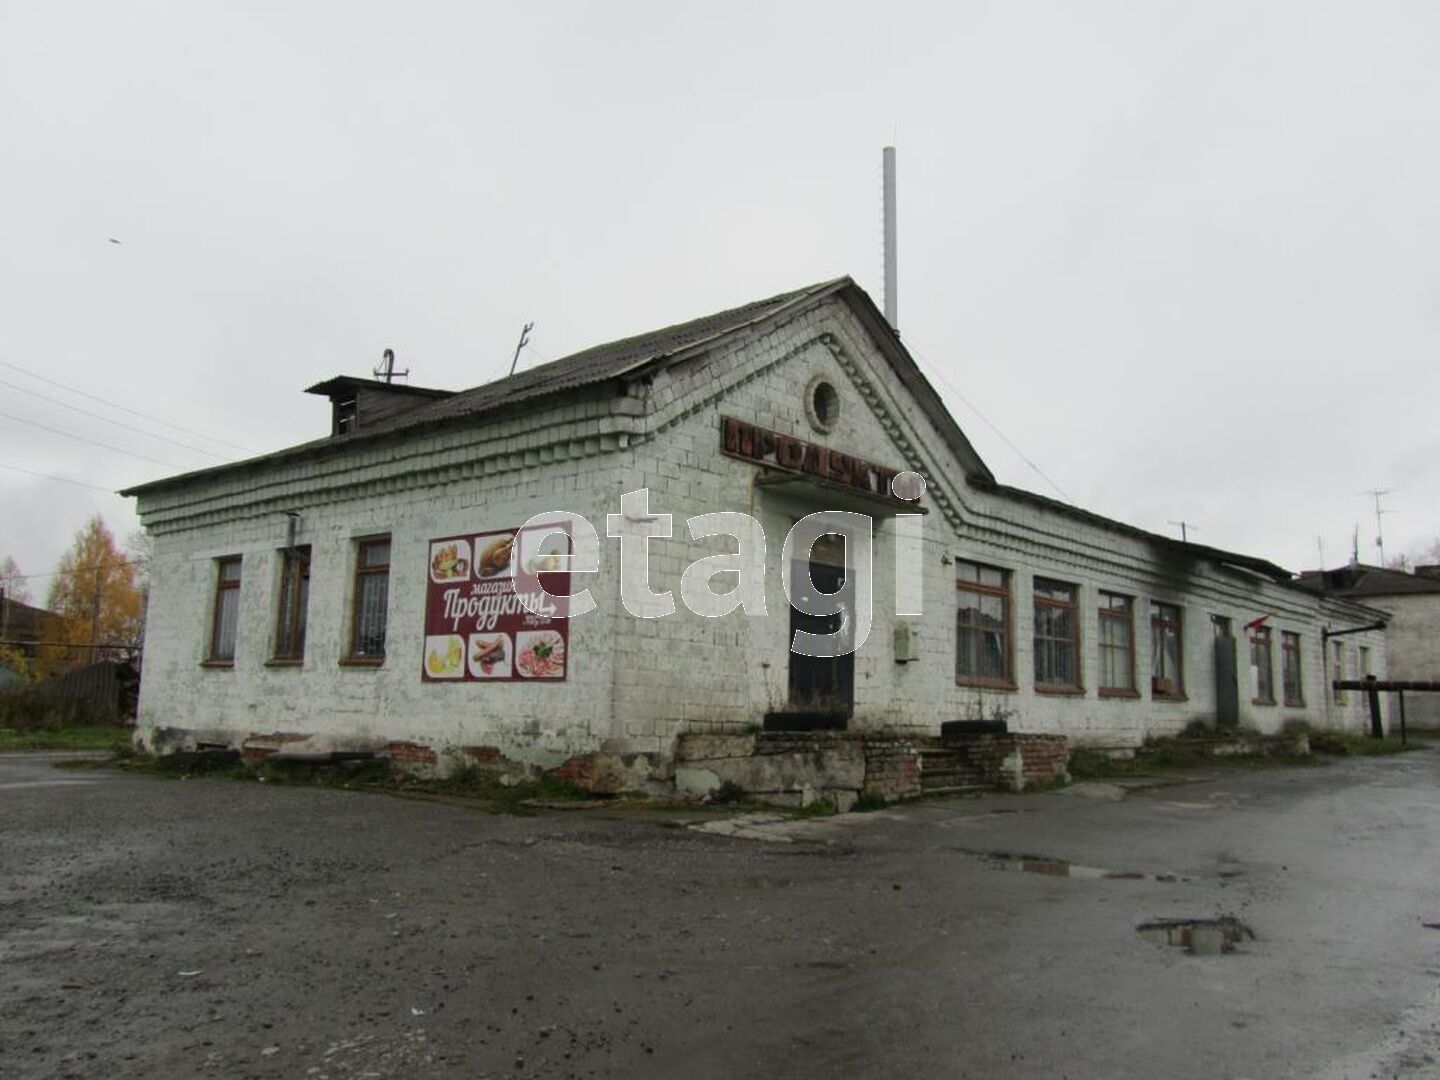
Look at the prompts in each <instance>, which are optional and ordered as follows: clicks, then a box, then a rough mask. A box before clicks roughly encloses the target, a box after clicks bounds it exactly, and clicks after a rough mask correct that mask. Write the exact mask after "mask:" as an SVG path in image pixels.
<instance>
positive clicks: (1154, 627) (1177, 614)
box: [1150, 600, 1186, 701]
mask: <svg viewBox="0 0 1440 1080" xmlns="http://www.w3.org/2000/svg"><path fill="white" fill-rule="evenodd" d="M1169 612H1173V613H1174V618H1173V619H1170V618H1168V617H1167V613H1169ZM1167 627H1173V629H1174V631H1175V663H1176V666H1177V667H1178V668H1179V670H1178V671H1176V672H1175V678H1174V679H1173V680H1170V679H1164V678H1163V676H1160V675H1156V674H1155V665H1156V663H1157V662H1160V663H1163V660H1164V655H1165V650H1164V648H1163V641H1160V642H1157V632H1160V633H1163V631H1164V630H1165V629H1166V628H1167ZM1157 643H1158V644H1160V645H1161V646H1162V647H1160V648H1157V647H1156V646H1157ZM1161 681H1165V682H1171V683H1173V686H1172V688H1171V689H1168V690H1160V689H1157V685H1158V684H1159V683H1160V682H1161ZM1150 698H1151V700H1152V701H1185V700H1186V697H1185V609H1184V608H1183V607H1181V606H1180V605H1179V604H1171V603H1168V602H1167V601H1164V600H1151V601H1150Z"/></svg>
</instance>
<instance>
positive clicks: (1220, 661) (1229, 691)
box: [1212, 615, 1240, 728]
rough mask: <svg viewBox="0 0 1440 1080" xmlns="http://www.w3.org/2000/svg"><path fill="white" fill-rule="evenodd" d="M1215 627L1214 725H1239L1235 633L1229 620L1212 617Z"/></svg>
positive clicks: (1238, 686) (1216, 616) (1217, 616)
mask: <svg viewBox="0 0 1440 1080" xmlns="http://www.w3.org/2000/svg"><path fill="white" fill-rule="evenodd" d="M1212 621H1213V623H1214V627H1215V726H1216V727H1222V728H1223V727H1239V726H1240V682H1239V673H1238V671H1237V668H1236V661H1235V635H1234V634H1233V633H1231V630H1230V620H1229V619H1228V618H1226V617H1225V616H1223V615H1215V616H1213V617H1212Z"/></svg>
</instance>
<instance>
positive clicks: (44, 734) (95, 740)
mask: <svg viewBox="0 0 1440 1080" xmlns="http://www.w3.org/2000/svg"><path fill="white" fill-rule="evenodd" d="M129 748H130V729H129V728H123V727H113V726H110V727H72V728H56V729H54V730H44V729H41V730H36V731H14V730H12V729H10V728H0V753H5V752H13V751H19V750H109V751H111V752H112V753H119V752H120V751H123V750H128V749H129Z"/></svg>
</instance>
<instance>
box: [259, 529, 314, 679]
mask: <svg viewBox="0 0 1440 1080" xmlns="http://www.w3.org/2000/svg"><path fill="white" fill-rule="evenodd" d="M311 557H312V553H311V548H310V545H309V544H300V545H297V546H296V547H293V548H281V549H280V586H279V588H278V589H277V590H276V597H275V641H274V647H273V648H272V649H271V655H270V659H269V660H267V661H266V665H267V666H269V667H298V666H299V665H301V664H303V663H304V662H305V631H306V623H307V618H308V616H307V609H308V608H309V606H310V560H311ZM302 584H303V586H304V588H303V591H301V592H300V598H299V599H298V600H297V602H296V603H295V605H294V608H293V609H292V610H291V612H290V620H289V623H290V625H289V626H288V627H287V626H286V625H285V622H286V620H285V601H286V598H287V593H286V589H287V588H295V589H297V590H300V586H301V585H302ZM287 630H288V633H289V639H290V643H291V644H290V648H289V650H288V651H287V650H285V649H284V648H283V643H284V641H285V636H286V632H287Z"/></svg>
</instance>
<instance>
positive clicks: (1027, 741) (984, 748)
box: [946, 732, 1070, 790]
mask: <svg viewBox="0 0 1440 1080" xmlns="http://www.w3.org/2000/svg"><path fill="white" fill-rule="evenodd" d="M946 743H947V745H950V746H953V747H954V748H955V749H956V750H957V751H959V752H960V753H961V754H962V755H963V756H964V758H965V759H966V760H967V761H968V762H969V763H970V764H971V765H973V766H974V767H975V768H976V769H977V770H978V771H979V772H980V773H981V774H982V775H983V776H985V777H986V779H987V780H989V781H991V782H993V783H994V784H995V785H996V786H997V787H1008V788H1011V789H1013V790H1023V789H1024V788H1028V787H1035V786H1037V785H1044V784H1052V783H1055V782H1056V781H1059V780H1067V779H1069V776H1070V748H1069V745H1068V744H1067V742H1066V740H1065V738H1064V736H1060V735H1025V734H1017V733H1014V732H1011V733H1008V734H1004V735H1001V734H987V735H963V736H958V737H956V738H953V739H947V740H946Z"/></svg>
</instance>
